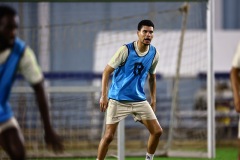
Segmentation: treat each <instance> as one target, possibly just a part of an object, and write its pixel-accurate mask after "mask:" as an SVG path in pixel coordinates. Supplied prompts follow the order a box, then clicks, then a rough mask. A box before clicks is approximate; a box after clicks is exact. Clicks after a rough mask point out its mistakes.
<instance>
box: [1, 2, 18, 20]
mask: <svg viewBox="0 0 240 160" xmlns="http://www.w3.org/2000/svg"><path fill="white" fill-rule="evenodd" d="M6 15H9V16H15V15H17V11H16V10H15V9H14V8H12V7H10V6H7V5H0V19H2V18H3V17H4V16H6Z"/></svg>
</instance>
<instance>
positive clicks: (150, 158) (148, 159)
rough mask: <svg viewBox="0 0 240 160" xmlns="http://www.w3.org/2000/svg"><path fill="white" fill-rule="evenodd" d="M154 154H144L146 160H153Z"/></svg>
mask: <svg viewBox="0 0 240 160" xmlns="http://www.w3.org/2000/svg"><path fill="white" fill-rule="evenodd" d="M153 157H154V154H149V153H146V160H153Z"/></svg>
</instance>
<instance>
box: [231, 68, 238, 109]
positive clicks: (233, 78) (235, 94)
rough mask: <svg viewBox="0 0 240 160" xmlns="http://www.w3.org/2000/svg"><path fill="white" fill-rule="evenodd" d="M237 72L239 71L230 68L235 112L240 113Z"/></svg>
mask: <svg viewBox="0 0 240 160" xmlns="http://www.w3.org/2000/svg"><path fill="white" fill-rule="evenodd" d="M239 71H240V69H238V68H235V67H232V69H231V72H230V79H231V85H232V91H233V98H234V105H235V110H236V111H237V112H238V113H240V96H239V82H240V79H239Z"/></svg>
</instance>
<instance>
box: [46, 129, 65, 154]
mask: <svg viewBox="0 0 240 160" xmlns="http://www.w3.org/2000/svg"><path fill="white" fill-rule="evenodd" d="M44 139H45V142H46V144H47V148H49V149H51V150H53V152H54V153H62V152H63V150H64V146H63V144H62V140H61V138H60V137H59V136H58V135H57V134H56V133H55V132H54V130H50V131H47V132H46V133H45V136H44Z"/></svg>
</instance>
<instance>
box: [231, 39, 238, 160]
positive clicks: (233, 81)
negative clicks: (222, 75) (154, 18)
mask: <svg viewBox="0 0 240 160" xmlns="http://www.w3.org/2000/svg"><path fill="white" fill-rule="evenodd" d="M230 78H231V85H232V91H233V99H234V106H235V110H236V111H237V113H240V94H239V87H240V43H239V45H238V47H237V50H236V53H235V55H234V57H233V61H232V68H231V72H230ZM238 160H240V119H239V122H238Z"/></svg>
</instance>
